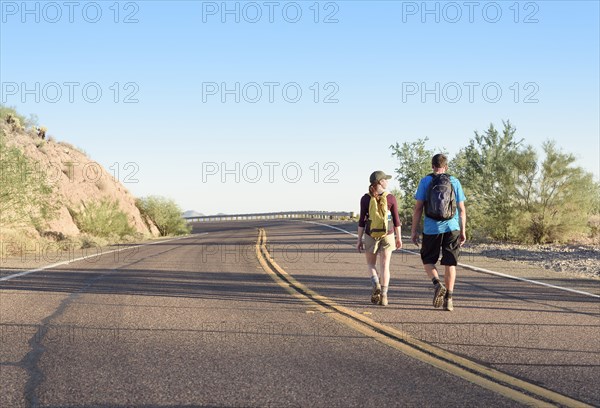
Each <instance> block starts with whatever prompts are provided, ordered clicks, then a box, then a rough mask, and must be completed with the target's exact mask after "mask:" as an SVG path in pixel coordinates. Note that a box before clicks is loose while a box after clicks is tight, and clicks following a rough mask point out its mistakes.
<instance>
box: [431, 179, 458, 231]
mask: <svg viewBox="0 0 600 408" xmlns="http://www.w3.org/2000/svg"><path fill="white" fill-rule="evenodd" d="M430 176H431V177H432V180H431V183H430V184H429V188H427V196H426V198H425V215H426V216H428V217H429V218H431V219H434V220H436V221H447V220H450V219H452V218H453V217H454V214H455V213H456V196H455V194H454V188H453V187H452V183H451V182H450V176H449V175H447V174H445V173H442V174H433V173H432V174H430Z"/></svg>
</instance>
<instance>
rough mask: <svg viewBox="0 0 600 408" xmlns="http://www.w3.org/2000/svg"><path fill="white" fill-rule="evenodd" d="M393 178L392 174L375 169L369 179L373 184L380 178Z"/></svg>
mask: <svg viewBox="0 0 600 408" xmlns="http://www.w3.org/2000/svg"><path fill="white" fill-rule="evenodd" d="M391 178H392V176H390V175H389V174H385V173H384V172H383V171H381V170H377V171H374V172H373V173H371V177H369V181H370V182H371V184H373V183H376V182H378V181H380V180H383V179H386V180H389V179H391Z"/></svg>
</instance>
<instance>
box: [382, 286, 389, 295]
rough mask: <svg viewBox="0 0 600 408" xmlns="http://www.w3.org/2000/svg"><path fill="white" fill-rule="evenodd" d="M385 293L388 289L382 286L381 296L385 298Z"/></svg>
mask: <svg viewBox="0 0 600 408" xmlns="http://www.w3.org/2000/svg"><path fill="white" fill-rule="evenodd" d="M387 291H388V287H387V286H382V287H381V294H382V295H385V296H387Z"/></svg>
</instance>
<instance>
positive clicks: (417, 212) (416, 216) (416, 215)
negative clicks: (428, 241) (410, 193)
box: [410, 200, 424, 246]
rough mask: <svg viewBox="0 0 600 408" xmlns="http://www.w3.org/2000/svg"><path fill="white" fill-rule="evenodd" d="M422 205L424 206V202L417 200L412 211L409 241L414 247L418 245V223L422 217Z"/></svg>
mask: <svg viewBox="0 0 600 408" xmlns="http://www.w3.org/2000/svg"><path fill="white" fill-rule="evenodd" d="M423 205H424V201H422V200H417V202H416V203H415V209H414V211H413V217H412V226H411V234H410V239H411V240H412V242H413V244H415V245H417V246H418V245H419V230H418V229H419V223H420V222H421V216H422V215H423Z"/></svg>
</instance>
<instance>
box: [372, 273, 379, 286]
mask: <svg viewBox="0 0 600 408" xmlns="http://www.w3.org/2000/svg"><path fill="white" fill-rule="evenodd" d="M371 283H372V284H373V286H377V285H379V277H378V276H377V275H373V276H371Z"/></svg>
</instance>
